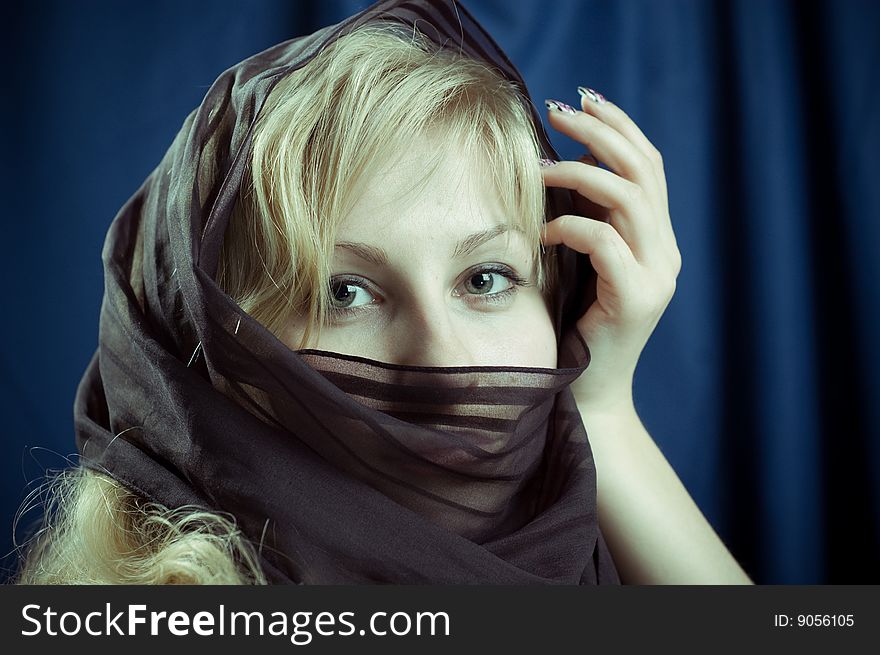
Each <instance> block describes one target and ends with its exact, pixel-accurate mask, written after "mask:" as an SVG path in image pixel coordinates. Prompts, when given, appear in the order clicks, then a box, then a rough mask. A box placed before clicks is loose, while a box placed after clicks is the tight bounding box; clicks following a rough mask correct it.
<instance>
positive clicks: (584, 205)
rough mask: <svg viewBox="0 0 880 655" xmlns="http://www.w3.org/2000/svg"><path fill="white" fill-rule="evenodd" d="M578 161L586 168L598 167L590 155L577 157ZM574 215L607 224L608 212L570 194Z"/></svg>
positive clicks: (589, 201) (587, 199) (591, 202)
mask: <svg viewBox="0 0 880 655" xmlns="http://www.w3.org/2000/svg"><path fill="white" fill-rule="evenodd" d="M578 161H579V162H581V163H582V164H586V165H588V166H598V165H599V162H598V161H597V160H596V158H595V157H593V155H591V154H590V153H584V154H583V155H581V156H580V157H578ZM572 205H573V209H574V213H575V214H577V215H578V216H590V217H592V218H595V219H596V220H600V221H605V222H606V223H607V222H608V210H607V209H606V208H605V207H602V206H601V205H599V204H597V203H595V202H593V201H592V200H590V199H589V198H586V197H584V196H582V195H581V194H579V193H574V194H572Z"/></svg>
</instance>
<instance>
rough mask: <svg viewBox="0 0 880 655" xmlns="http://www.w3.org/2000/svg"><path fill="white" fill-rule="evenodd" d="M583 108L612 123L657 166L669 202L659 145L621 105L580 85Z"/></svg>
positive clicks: (659, 184) (657, 173)
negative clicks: (655, 143)
mask: <svg viewBox="0 0 880 655" xmlns="http://www.w3.org/2000/svg"><path fill="white" fill-rule="evenodd" d="M578 93H579V94H580V96H581V108H582V109H583V111H584V112H585V113H587V114H590V115H592V116H595V117H596V118H598V119H599V120H601V121H602V122H603V123H605V124H607V125H610V126H611V127H613V128H614V129H615V130H617V131H618V132H619V133H620V134H622V135H623V136H624V137H625V138H627V139H628V140H629V141H630V142H631V143H632V144H633V145H635V147H636V148H638V149H639V150H640V151H641V152H642V154H643V155H644V156H645V157H646V158H647V159H648V160H649V161H651V162H652V163H653V164H654V166H655V169H656V171H655V174H656V177H657V178H658V180H657V182H658V187H659V189H660V191H661V194H662V198H663V202H664V203H666V202H667V195H666V193H667V192H666V175H665V174H664V173H663V157H662V156H661V155H660V151H659V150H658V149H657V147H656V146H655V145H654V144H653V143H651V141H650V140H649V139H648V137H646V136H645V133H644V132H642V130H641V129H640V128H639V126H638V125H636V123H635V121H634V120H633V119H632V118H630V117H629V115H628V114H627V113H626V112H625V111H623V110H622V109H621V108H620V107H618V106H617V105H615V104H614V103H613V102H610V101H609V100H608V99H607V98H606V97H605V96H603V95H602V94H601V93H599V92H598V91H596V90H594V89H590V88H587V87H583V86H579V87H578Z"/></svg>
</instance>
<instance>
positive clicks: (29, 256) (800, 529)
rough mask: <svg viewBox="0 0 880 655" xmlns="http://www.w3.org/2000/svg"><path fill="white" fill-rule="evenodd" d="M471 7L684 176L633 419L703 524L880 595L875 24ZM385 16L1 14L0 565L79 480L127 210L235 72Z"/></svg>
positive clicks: (324, 5) (835, 18)
mask: <svg viewBox="0 0 880 655" xmlns="http://www.w3.org/2000/svg"><path fill="white" fill-rule="evenodd" d="M465 2H466V6H467V7H468V8H469V9H470V10H471V12H472V13H473V14H474V15H475V16H476V18H477V19H478V20H479V21H480V22H481V23H482V24H483V25H484V26H485V27H486V28H487V29H488V31H489V32H490V33H491V34H493V35H494V36H495V38H496V39H497V41H498V42H499V43H500V45H501V47H502V48H504V49H505V50H506V51H507V53H508V54H509V56H510V57H511V59H512V60H513V62H514V63H515V64H516V65H517V66H518V67H519V68H520V70H521V71H522V73H523V75H524V77H525V79H526V81H527V83H528V84H529V88H530V90H531V92H532V94H533V97H534V100H535V101H536V103H538V105H539V106H541V105H540V103H541V102H542V100H543V99H544V98H547V97H556V98H560V99H563V100H565V101H567V102H569V103H570V104H575V103H576V102H577V101H578V96H577V93H576V91H575V87H576V86H577V85H579V84H583V85H587V86H591V87H594V88H596V89H599V90H600V91H602V92H603V93H605V95H607V96H608V97H609V98H610V99H611V100H613V101H614V102H616V103H617V104H619V105H620V106H621V107H623V108H624V109H625V110H626V111H627V112H628V113H629V114H630V115H631V116H632V117H633V118H634V119H635V120H636V122H637V123H638V124H639V125H640V126H641V127H642V129H643V131H644V132H645V133H646V134H647V136H648V137H649V138H650V139H651V140H652V141H653V142H654V144H655V145H656V146H657V147H658V148H659V149H660V151H661V152H662V153H663V155H664V159H665V163H666V173H667V177H668V183H669V197H670V203H671V212H672V218H673V224H674V226H675V229H676V233H677V235H678V240H679V245H680V249H681V251H682V255H683V260H684V264H683V269H682V272H681V276H680V278H679V284H678V290H677V293H676V295H675V298H674V299H673V301H672V303H671V305H670V306H669V308H668V310H667V312H666V314H665V316H664V318H663V320H662V321H661V323H660V325H659V326H658V328H657V330H656V332H655V334H654V336H653V337H652V340H651V341H650V342H649V344H648V346H647V349H646V350H645V352H644V355H643V357H642V360H641V363H640V366H639V369H638V371H637V380H636V402H637V406H638V409H639V412H640V414H641V416H642V418H643V420H644V422H645V424H646V426H647V427H648V430H649V431H650V432H651V434H652V435H653V437H654V439H655V440H656V441H657V443H658V444H659V445H660V447H661V449H662V450H663V452H664V453H665V454H666V456H667V458H668V459H669V460H670V462H671V463H672V465H673V466H674V467H675V469H676V471H677V472H678V474H679V476H680V477H681V479H682V481H683V482H684V483H685V485H686V486H687V488H688V489H689V490H690V492H691V494H692V495H693V497H694V499H695V500H696V502H697V503H698V505H699V506H700V508H701V509H702V510H703V512H704V514H705V515H706V517H707V518H708V520H709V521H710V522H711V523H712V525H713V526H714V527H715V529H716V530H717V531H718V532H719V534H720V535H721V536H722V538H723V539H724V541H725V542H726V543H727V544H728V546H729V548H730V549H731V551H732V552H733V554H734V555H735V556H736V557H737V559H738V560H739V561H740V562H741V563H742V565H743V566H744V568H745V569H746V571H748V572H749V573H750V574H751V575H752V576H753V578H754V579H755V580H756V582H759V583H764V584H793V583H796V584H817V583H818V584H828V583H878V582H880V529H878V528H880V438H878V437H880V346H878V336H880V222H878V221H880V190H878V187H880V176H878V172H877V171H878V166H877V153H878V152H880V133H878V130H880V120H878V119H880V103H878V100H880V94H878V82H880V80H878V75H877V73H878V70H880V45H878V42H880V41H878V39H877V38H876V36H877V28H878V26H880V3H876V2H872V1H865V2H858V1H839V0H838V1H831V0H828V1H826V2H819V3H808V2H769V1H767V2H765V1H760V0H755V1H751V2H750V1H746V0H742V1H739V2H720V1H718V2H709V1H705V2H703V1H696V0H691V1H688V0H665V1H659V0H644V1H636V0H630V1H598V0H597V1H584V2H575V1H573V0H556V1H555V2H553V3H548V2H545V1H539V2H538V1H536V2H518V3H517V2H507V1H502V0H465ZM366 4H367V3H364V2H354V1H348V2H346V1H342V0H339V1H335V2H292V1H289V0H288V1H282V0H274V1H268V0H267V1H264V2H251V3H243V2H237V1H234V0H223V1H220V0H214V1H212V2H195V1H193V0H184V1H181V0H174V1H170V0H165V1H156V2H151V3H134V2H132V3H121V2H110V1H105V2H98V1H90V2H77V3H68V2H39V3H17V4H16V5H14V6H15V7H16V9H13V10H12V12H11V14H10V13H7V16H8V17H9V16H11V22H9V23H7V30H8V36H7V39H5V40H4V46H3V47H4V49H6V52H5V56H4V61H5V62H6V66H5V75H4V79H3V86H4V93H3V98H4V102H3V113H4V120H3V125H4V129H3V134H4V139H5V147H4V151H5V153H6V157H5V161H4V174H3V176H2V184H3V212H4V218H3V247H2V253H3V257H2V264H0V266H2V284H3V291H4V297H5V298H6V300H5V302H4V308H3V309H4V311H3V317H2V321H0V330H2V339H0V357H2V359H0V402H2V416H3V427H2V437H3V442H4V445H5V449H4V452H5V456H4V457H3V464H2V466H3V469H2V485H3V490H2V524H3V525H4V526H6V527H5V528H4V533H3V534H4V536H3V539H2V543H0V547H2V549H3V551H2V553H0V554H3V555H5V556H6V558H5V564H6V565H7V567H12V566H14V565H15V552H14V547H15V543H16V539H21V538H23V537H24V536H25V534H26V528H27V527H29V526H30V524H31V523H32V522H33V521H34V520H35V519H36V518H37V517H38V510H37V509H31V510H30V511H28V512H25V513H24V515H23V517H22V518H21V521H20V522H19V525H18V529H17V531H16V533H15V535H14V534H13V520H14V516H15V514H16V511H17V510H19V508H20V506H21V503H22V501H23V500H24V498H25V495H26V494H27V493H28V492H29V491H31V490H33V489H34V488H35V487H37V486H38V485H39V483H40V482H41V481H42V476H43V475H44V474H45V472H46V470H47V469H58V468H62V467H65V466H67V465H68V464H69V463H70V462H73V461H75V457H74V454H75V448H74V441H73V426H72V415H71V407H72V402H73V395H74V391H75V388H76V384H77V383H78V381H79V377H80V375H81V374H82V372H83V370H84V368H85V366H86V363H87V362H88V360H89V357H90V355H91V354H92V352H93V350H94V348H95V346H96V343H97V320H98V310H99V307H100V302H101V295H102V291H103V282H102V280H103V278H102V269H101V262H100V253H101V246H102V243H103V238H104V234H105V232H106V229H107V227H108V226H109V224H110V221H111V220H112V218H113V216H114V214H115V212H116V211H117V209H118V208H119V207H120V206H121V205H122V204H123V202H124V201H125V200H126V199H127V198H128V197H129V196H130V195H131V194H132V193H133V192H134V191H135V190H136V189H137V187H138V186H139V185H140V183H141V181H142V180H143V179H144V178H145V177H146V175H148V174H149V172H150V171H151V170H152V168H153V167H154V166H155V165H156V164H157V163H158V161H159V159H160V158H161V156H162V155H163V153H164V151H165V149H166V148H167V146H168V145H169V144H170V143H171V140H172V138H173V136H174V134H175V133H176V131H177V129H178V127H179V126H180V124H181V122H182V120H183V118H184V117H185V116H186V114H187V113H188V112H189V111H190V110H191V109H192V108H193V107H194V106H195V105H197V104H198V103H199V101H200V100H201V98H202V96H203V94H204V93H205V91H206V90H207V88H208V86H209V85H210V84H211V82H212V81H213V80H214V78H215V77H216V76H217V75H218V74H219V73H220V72H221V71H222V70H223V69H224V68H226V67H228V66H230V65H232V64H233V63H235V62H237V61H239V60H240V59H242V58H244V57H246V56H248V55H250V54H252V53H255V52H257V51H259V50H262V49H264V48H266V47H268V46H270V45H272V44H274V43H276V42H279V41H282V40H285V39H287V38H292V37H294V36H298V35H301V34H304V33H308V32H311V31H313V30H314V29H316V28H318V27H321V26H324V25H327V24H330V23H335V22H337V21H339V20H341V19H343V18H344V17H346V16H348V15H350V14H351V13H354V12H355V11H356V10H358V9H360V8H362V7H364V6H365V5H366ZM7 12H9V10H7ZM542 113H543V111H542ZM552 139H553V142H554V144H556V146H557V149H558V150H559V151H560V153H561V154H562V156H563V157H565V158H576V157H577V156H579V155H580V154H581V149H580V147H579V146H578V144H576V143H574V142H572V141H570V140H568V139H567V138H565V137H562V135H560V134H559V133H553V135H552ZM328 520H331V519H330V518H329V517H328Z"/></svg>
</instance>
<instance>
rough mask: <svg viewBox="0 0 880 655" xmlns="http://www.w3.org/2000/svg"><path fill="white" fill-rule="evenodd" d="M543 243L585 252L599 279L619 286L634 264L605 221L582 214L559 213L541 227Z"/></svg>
mask: <svg viewBox="0 0 880 655" xmlns="http://www.w3.org/2000/svg"><path fill="white" fill-rule="evenodd" d="M543 242H544V245H547V246H550V245H557V244H564V245H566V246H568V247H569V248H572V249H574V250H576V251H578V252H581V253H584V254H585V255H589V257H590V263H591V264H592V265H593V268H594V269H595V270H596V273H597V274H598V275H599V277H601V278H602V279H603V280H605V281H606V282H608V283H609V284H611V285H612V286H614V287H615V288H617V289H623V288H624V285H625V283H626V280H627V279H628V276H629V275H630V272H631V271H632V270H633V269H634V268H635V267H636V266H638V262H636V260H635V257H634V256H633V253H632V251H631V250H630V249H629V246H627V244H626V242H625V241H624V240H623V237H621V236H620V234H619V233H618V232H617V230H615V229H614V228H613V227H612V226H611V225H609V224H608V223H603V222H602V221H596V220H593V219H592V218H586V217H585V216H575V215H573V214H563V215H562V216H560V217H559V218H556V219H554V220H552V221H550V222H549V223H547V224H546V225H545V226H544V231H543Z"/></svg>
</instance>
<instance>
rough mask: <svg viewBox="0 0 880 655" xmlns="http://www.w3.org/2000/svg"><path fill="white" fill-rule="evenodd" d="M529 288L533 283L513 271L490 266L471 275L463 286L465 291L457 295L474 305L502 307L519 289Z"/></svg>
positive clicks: (458, 292)
mask: <svg viewBox="0 0 880 655" xmlns="http://www.w3.org/2000/svg"><path fill="white" fill-rule="evenodd" d="M527 286H531V283H530V282H529V281H528V280H527V279H525V278H523V277H520V276H519V275H517V274H516V272H514V271H513V269H511V268H509V267H507V266H504V265H501V264H490V265H486V266H483V267H481V268H479V269H477V270H474V271H472V272H471V273H469V274H468V276H467V277H466V278H465V279H464V281H463V283H462V284H461V287H463V291H458V290H457V291H456V295H463V296H465V298H466V299H469V302H471V303H472V304H479V305H499V306H500V305H503V304H505V303H508V302H510V301H511V300H512V299H513V296H514V294H515V293H516V292H517V289H518V288H519V287H527Z"/></svg>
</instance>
